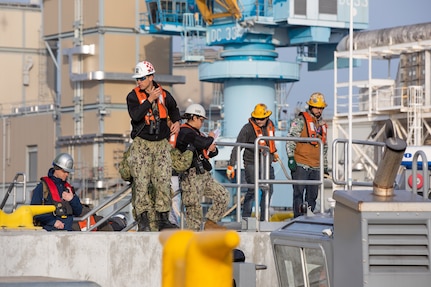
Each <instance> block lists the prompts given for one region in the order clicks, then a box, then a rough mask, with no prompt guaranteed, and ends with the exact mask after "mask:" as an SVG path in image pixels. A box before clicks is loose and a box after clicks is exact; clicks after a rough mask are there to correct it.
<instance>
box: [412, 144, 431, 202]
mask: <svg viewBox="0 0 431 287" xmlns="http://www.w3.org/2000/svg"><path fill="white" fill-rule="evenodd" d="M419 156H421V158H422V176H423V182H424V183H423V194H422V195H423V197H424V198H428V196H429V193H430V183H429V178H430V175H429V169H428V159H427V156H426V154H425V152H424V151H422V150H418V151H417V152H415V154H414V155H413V159H412V178H413V181H412V191H413V192H414V193H416V194H417V192H418V182H417V180H416V179H417V172H418V157H419Z"/></svg>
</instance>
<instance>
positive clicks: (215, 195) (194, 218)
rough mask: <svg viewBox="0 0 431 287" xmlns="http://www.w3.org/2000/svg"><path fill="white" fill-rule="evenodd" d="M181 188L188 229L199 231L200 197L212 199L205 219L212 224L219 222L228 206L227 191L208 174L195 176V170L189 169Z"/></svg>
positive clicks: (200, 220) (200, 221)
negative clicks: (212, 222)
mask: <svg viewBox="0 0 431 287" xmlns="http://www.w3.org/2000/svg"><path fill="white" fill-rule="evenodd" d="M181 187H182V190H183V192H182V199H183V204H184V206H185V208H186V216H185V217H186V218H185V219H186V225H187V228H188V229H192V230H195V231H199V230H200V229H201V224H202V217H203V211H202V206H201V201H202V196H205V197H208V198H211V199H212V206H211V207H210V209H209V210H208V213H207V214H206V218H207V219H209V220H212V221H214V222H218V221H220V219H221V218H222V217H223V214H224V213H225V212H226V210H227V207H228V204H229V191H227V189H226V188H224V187H223V186H222V185H221V184H220V183H218V182H217V181H216V180H215V179H214V178H213V177H212V176H211V173H210V172H208V171H206V172H205V173H204V174H196V169H195V168H191V169H190V170H189V172H188V173H186V174H185V176H184V177H183V178H182V181H181Z"/></svg>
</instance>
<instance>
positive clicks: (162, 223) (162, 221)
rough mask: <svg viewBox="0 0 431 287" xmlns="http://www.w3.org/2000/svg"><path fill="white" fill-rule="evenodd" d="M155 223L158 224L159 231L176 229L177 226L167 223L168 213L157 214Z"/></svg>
mask: <svg viewBox="0 0 431 287" xmlns="http://www.w3.org/2000/svg"><path fill="white" fill-rule="evenodd" d="M157 221H158V224H159V231H162V230H164V229H178V226H176V225H175V224H172V223H171V222H170V221H169V211H166V212H157Z"/></svg>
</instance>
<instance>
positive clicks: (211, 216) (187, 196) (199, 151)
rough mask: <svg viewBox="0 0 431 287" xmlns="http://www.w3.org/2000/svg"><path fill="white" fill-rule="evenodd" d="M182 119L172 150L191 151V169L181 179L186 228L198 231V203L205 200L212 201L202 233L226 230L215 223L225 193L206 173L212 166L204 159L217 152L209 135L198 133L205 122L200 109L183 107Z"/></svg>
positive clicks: (200, 214)
mask: <svg viewBox="0 0 431 287" xmlns="http://www.w3.org/2000/svg"><path fill="white" fill-rule="evenodd" d="M183 118H184V119H186V120H187V122H186V123H185V124H183V125H181V129H180V132H179V133H178V138H177V143H176V147H177V148H178V149H179V150H180V151H182V152H184V151H186V150H188V149H189V150H192V151H193V161H192V165H191V167H190V168H189V169H188V170H187V171H186V172H184V175H183V176H182V177H181V187H182V190H183V192H182V200H183V204H184V206H185V208H186V218H185V219H186V225H187V228H188V229H192V230H194V231H200V230H201V224H202V219H203V218H202V217H203V211H202V206H201V200H202V197H203V196H205V197H208V198H211V199H212V206H211V207H210V208H209V210H208V212H207V213H206V215H205V217H206V219H205V225H204V230H211V229H226V228H225V227H224V226H221V225H219V224H217V222H218V221H220V220H221V218H222V217H223V214H224V213H225V212H226V210H227V207H228V203H229V192H228V191H227V189H226V188H224V187H223V186H222V185H221V184H220V183H218V182H217V181H216V180H215V179H214V178H213V177H212V175H211V173H210V171H211V169H212V166H211V163H210V162H209V160H208V159H209V158H211V157H214V156H216V155H217V154H218V149H217V147H216V144H215V143H214V136H215V135H214V133H213V132H210V133H209V135H208V136H206V135H204V134H203V133H201V132H200V128H201V127H202V124H203V121H204V120H205V119H206V116H205V109H204V108H203V107H202V106H201V105H198V104H192V105H190V106H189V107H187V109H186V111H185V114H184V116H183Z"/></svg>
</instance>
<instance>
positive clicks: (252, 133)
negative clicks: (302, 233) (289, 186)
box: [226, 103, 278, 221]
mask: <svg viewBox="0 0 431 287" xmlns="http://www.w3.org/2000/svg"><path fill="white" fill-rule="evenodd" d="M271 114H272V111H270V110H268V108H267V106H266V105H265V104H263V103H260V104H257V105H256V106H255V108H254V110H253V112H252V113H251V118H249V119H248V123H246V124H245V125H244V126H243V127H242V129H241V130H240V132H239V134H238V137H237V139H236V142H237V143H247V144H254V141H255V140H256V138H257V137H259V136H274V135H275V127H274V123H273V122H272V121H271V120H270V119H269V116H271ZM259 145H263V146H268V148H269V156H270V162H272V161H276V160H277V159H278V154H277V149H276V147H275V142H274V141H272V140H261V141H260V142H259ZM237 152H238V149H236V148H234V149H233V150H232V153H231V155H230V160H229V165H228V167H227V170H226V176H227V177H228V178H229V179H233V178H234V176H235V169H234V166H235V165H236V164H238V163H237V162H236V158H237ZM243 162H244V170H245V180H246V182H247V183H248V184H254V182H255V181H254V177H255V176H254V172H255V164H254V149H252V148H245V149H244V154H243ZM260 170H263V169H260ZM262 178H263V177H262ZM269 178H270V179H274V178H275V176H274V168H273V167H272V165H271V166H270V169H269ZM272 192H273V188H272V185H270V187H269V189H268V190H267V191H264V192H263V194H262V197H261V200H260V221H263V220H264V219H265V212H266V206H265V199H266V195H267V194H268V196H269V200H268V202H271V196H272ZM254 195H255V191H254V188H249V189H248V191H247V193H246V195H245V198H244V204H243V207H242V217H245V218H246V217H250V216H251V210H252V206H253V201H254V200H255V198H254Z"/></svg>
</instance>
